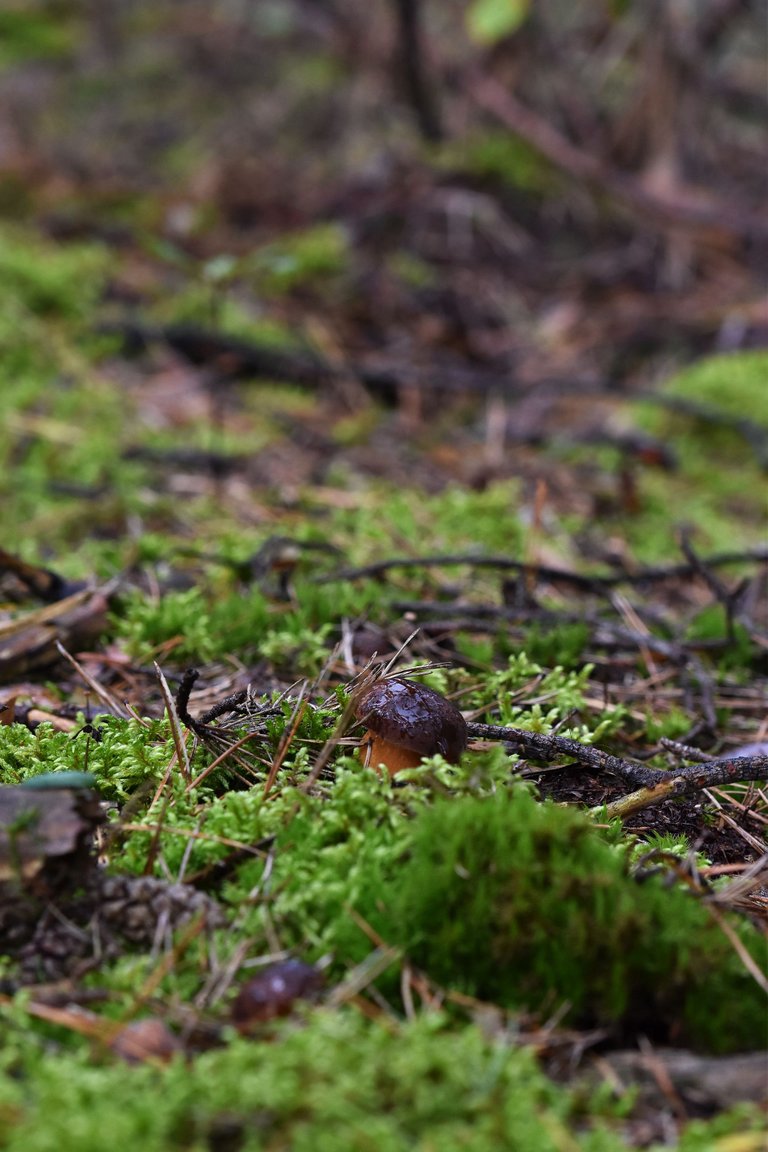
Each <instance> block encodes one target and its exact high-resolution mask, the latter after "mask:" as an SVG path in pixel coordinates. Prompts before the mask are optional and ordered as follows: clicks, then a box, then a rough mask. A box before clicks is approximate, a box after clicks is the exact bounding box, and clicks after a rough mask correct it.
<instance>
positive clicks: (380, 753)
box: [360, 728, 421, 777]
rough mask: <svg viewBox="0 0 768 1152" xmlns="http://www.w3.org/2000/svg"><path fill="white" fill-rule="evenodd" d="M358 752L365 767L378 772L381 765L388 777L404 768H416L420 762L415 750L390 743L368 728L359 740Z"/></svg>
mask: <svg viewBox="0 0 768 1152" xmlns="http://www.w3.org/2000/svg"><path fill="white" fill-rule="evenodd" d="M360 753H361V755H362V758H363V763H364V764H365V767H366V768H368V767H370V766H372V767H374V768H375V769H376V771H377V772H378V771H379V769H380V768H381V767H382V766H383V767H384V768H386V769H387V771H388V772H389V775H390V777H392V776H394V775H396V773H398V772H402V771H403V770H404V769H405V768H418V766H419V764H420V763H421V756H419V755H417V753H416V752H413V751H412V750H411V749H410V748H403V747H400V746H398V745H397V744H392V743H391V742H390V741H389V740H385V739H384V738H383V737H382V736H377V735H376V733H375V732H372V731H371V730H370V728H369V729H368V731H367V732H366V733H365V735H364V736H363V738H362V740H361V741H360Z"/></svg>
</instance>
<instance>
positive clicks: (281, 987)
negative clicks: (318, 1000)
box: [232, 960, 323, 1034]
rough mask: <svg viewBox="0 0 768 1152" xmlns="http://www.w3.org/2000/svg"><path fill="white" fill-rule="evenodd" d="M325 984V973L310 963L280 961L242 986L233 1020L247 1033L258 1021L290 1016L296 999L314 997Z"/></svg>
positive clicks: (233, 1006)
mask: <svg viewBox="0 0 768 1152" xmlns="http://www.w3.org/2000/svg"><path fill="white" fill-rule="evenodd" d="M322 985H323V976H322V973H321V972H320V971H319V970H318V969H317V968H314V967H313V966H312V965H311V964H304V963H302V961H301V960H280V961H278V962H277V963H275V964H270V965H269V966H268V967H267V968H264V969H263V971H261V972H259V974H258V975H257V976H254V977H252V978H251V979H250V980H249V981H248V982H247V983H246V984H244V985H243V986H242V988H241V989H240V991H239V992H238V994H237V998H236V999H235V1002H234V1004H233V1005H232V1021H233V1023H234V1025H235V1027H236V1028H237V1030H238V1032H241V1033H243V1034H246V1033H248V1032H250V1031H251V1029H253V1028H254V1026H255V1025H257V1024H263V1023H264V1022H265V1021H267V1020H274V1018H275V1017H276V1016H288V1015H289V1014H290V1012H291V1011H292V1009H293V1005H294V1002H295V1001H296V1000H312V999H313V998H315V997H316V996H317V994H318V992H319V991H320V989H321V988H322Z"/></svg>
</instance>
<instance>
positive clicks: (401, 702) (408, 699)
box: [355, 677, 467, 776]
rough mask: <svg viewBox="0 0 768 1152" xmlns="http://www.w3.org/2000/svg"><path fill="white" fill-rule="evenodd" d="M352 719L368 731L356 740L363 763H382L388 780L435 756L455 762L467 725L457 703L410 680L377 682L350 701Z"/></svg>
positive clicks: (459, 753)
mask: <svg viewBox="0 0 768 1152" xmlns="http://www.w3.org/2000/svg"><path fill="white" fill-rule="evenodd" d="M355 716H356V717H357V719H358V720H359V721H360V722H361V723H363V724H365V726H366V728H367V731H366V733H365V735H364V736H363V739H362V740H361V742H360V747H361V748H362V749H365V757H366V763H367V764H373V765H378V764H383V765H384V766H385V767H386V769H387V771H388V772H389V774H390V776H394V775H395V773H396V772H401V771H402V770H403V769H404V768H415V767H416V766H417V765H418V764H419V763H420V762H421V759H422V757H423V756H434V755H435V754H436V753H438V752H439V753H440V755H441V756H443V757H444V758H445V759H446V760H447V761H448V762H449V764H457V763H458V762H459V759H460V758H461V754H462V752H463V751H464V749H465V748H466V746H467V725H466V722H465V720H464V717H463V716H462V714H461V712H459V710H458V708H457V707H456V705H455V704H452V703H451V701H450V700H446V698H445V696H441V695H440V693H439V692H435V691H434V690H433V689H432V688H427V687H426V685H425V684H416V683H414V682H413V681H412V680H400V679H397V678H396V677H390V678H389V679H383V680H377V681H376V683H375V684H374V685H373V686H372V687H370V688H365V689H363V690H362V692H361V693H360V695H359V697H358V698H357V700H356V701H355Z"/></svg>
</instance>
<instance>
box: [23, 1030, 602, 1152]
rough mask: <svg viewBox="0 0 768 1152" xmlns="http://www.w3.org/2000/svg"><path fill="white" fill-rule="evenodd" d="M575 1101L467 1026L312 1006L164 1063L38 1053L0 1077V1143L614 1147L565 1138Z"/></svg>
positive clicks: (155, 1147)
mask: <svg viewBox="0 0 768 1152" xmlns="http://www.w3.org/2000/svg"><path fill="white" fill-rule="evenodd" d="M118 1101H119V1106H117V1104H116V1102H118ZM579 1110H580V1109H579V1105H578V1104H577V1103H576V1102H575V1098H574V1097H573V1096H572V1095H571V1094H570V1093H569V1092H567V1091H566V1090H564V1089H562V1088H558V1087H556V1086H555V1085H554V1084H552V1083H551V1082H550V1081H549V1080H547V1079H546V1077H545V1076H544V1075H543V1074H542V1072H540V1071H539V1069H538V1068H537V1066H536V1062H535V1059H534V1058H533V1056H532V1055H531V1053H530V1052H528V1051H523V1050H515V1049H513V1048H511V1047H509V1046H506V1045H505V1044H504V1043H503V1042H501V1041H497V1042H494V1041H491V1040H488V1039H486V1038H484V1037H483V1035H482V1034H481V1032H480V1031H479V1029H477V1028H474V1027H466V1028H463V1029H461V1030H456V1029H452V1028H450V1027H448V1026H447V1024H446V1021H445V1020H444V1019H443V1018H442V1017H440V1016H433V1017H427V1018H425V1019H422V1020H419V1021H417V1022H415V1023H413V1024H407V1025H402V1026H396V1025H393V1024H392V1023H391V1022H390V1023H387V1022H382V1023H379V1022H371V1021H366V1020H365V1019H364V1018H363V1017H361V1016H360V1015H359V1014H358V1013H357V1012H355V1011H354V1010H346V1011H345V1010H340V1011H339V1010H337V1011H326V1010H322V1009H321V1010H316V1011H315V1012H314V1013H312V1015H311V1016H310V1017H309V1018H308V1020H307V1022H306V1023H305V1024H303V1025H298V1026H297V1025H296V1024H289V1025H286V1026H284V1027H282V1028H280V1029H279V1030H278V1034H277V1037H276V1039H275V1040H274V1041H273V1042H271V1043H265V1042H264V1041H263V1040H259V1039H254V1040H252V1041H245V1040H238V1039H234V1040H232V1041H231V1043H229V1044H228V1045H227V1047H225V1048H223V1049H220V1050H217V1051H214V1052H209V1053H206V1054H203V1055H201V1056H199V1057H197V1058H196V1059H194V1060H192V1061H190V1062H188V1063H187V1062H183V1061H181V1060H178V1061H176V1062H175V1063H173V1064H172V1065H171V1066H170V1067H167V1068H157V1067H144V1068H126V1067H125V1066H123V1065H119V1066H114V1065H110V1064H106V1065H101V1066H99V1065H93V1064H90V1063H89V1061H88V1057H87V1054H86V1053H80V1054H78V1053H75V1052H67V1053H66V1057H65V1058H62V1054H55V1053H54V1054H44V1053H43V1052H42V1051H41V1052H40V1054H39V1057H38V1063H37V1066H36V1075H35V1077H34V1079H33V1080H28V1079H26V1078H25V1079H23V1080H21V1081H20V1082H19V1081H16V1082H14V1081H12V1080H6V1081H5V1082H4V1083H3V1084H2V1086H0V1142H2V1146H3V1147H4V1148H6V1149H8V1152H21V1150H22V1149H23V1150H24V1152H101V1150H102V1149H103V1148H104V1141H105V1138H107V1136H106V1134H108V1140H109V1143H110V1144H111V1145H114V1147H118V1148H141V1149H142V1150H143V1152H173V1150H174V1149H178V1150H179V1152H182V1150H183V1152H206V1150H208V1149H212V1148H219V1147H223V1146H224V1144H223V1141H224V1135H225V1133H226V1134H228V1135H229V1139H230V1141H232V1140H233V1139H234V1140H235V1144H234V1145H233V1144H232V1143H229V1144H227V1145H226V1146H227V1147H233V1146H234V1147H237V1148H240V1149H243V1150H244V1152H246V1150H250V1152H256V1150H257V1149H267V1148H269V1149H275V1150H278V1149H285V1150H287V1149H289V1148H290V1149H291V1150H292V1152H339V1150H341V1149H343V1150H344V1152H373V1150H374V1149H375V1150H376V1152H414V1150H416V1152H433V1150H434V1149H438V1148H439V1149H440V1152H460V1150H461V1152H466V1150H467V1149H470V1148H471V1149H472V1150H473V1152H492V1150H495V1149H498V1148H536V1149H537V1150H540V1152H562V1149H563V1148H564V1147H568V1148H573V1149H584V1150H585V1152H586V1150H589V1152H614V1150H615V1149H616V1147H617V1145H616V1137H615V1136H614V1135H613V1134H612V1133H611V1132H609V1131H608V1130H607V1128H605V1127H603V1126H597V1127H595V1128H594V1129H593V1130H591V1128H590V1126H589V1125H588V1124H586V1123H585V1124H584V1127H583V1130H582V1131H581V1133H580V1134H579V1135H578V1136H576V1135H572V1134H570V1131H569V1128H570V1124H571V1123H573V1122H574V1121H575V1120H576V1119H578V1118H579Z"/></svg>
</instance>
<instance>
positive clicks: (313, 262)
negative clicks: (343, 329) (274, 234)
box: [247, 224, 349, 294]
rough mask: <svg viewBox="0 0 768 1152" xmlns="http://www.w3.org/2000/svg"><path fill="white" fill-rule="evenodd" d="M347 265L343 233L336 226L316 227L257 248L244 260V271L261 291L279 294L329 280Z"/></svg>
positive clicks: (346, 244) (323, 225) (346, 246)
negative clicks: (245, 262)
mask: <svg viewBox="0 0 768 1152" xmlns="http://www.w3.org/2000/svg"><path fill="white" fill-rule="evenodd" d="M348 262H349V240H348V237H347V234H346V232H345V230H344V229H343V228H341V227H340V226H339V225H338V224H316V225H315V226H314V227H312V228H307V229H304V230H303V231H301V232H295V233H293V234H292V235H287V234H286V235H283V236H281V237H280V238H279V239H278V240H275V241H273V242H272V243H270V244H266V245H264V246H263V247H262V248H259V249H258V251H257V252H255V253H254V255H253V256H252V257H251V258H250V260H249V261H248V269H247V271H248V272H249V273H250V275H251V276H252V277H253V279H254V281H255V283H256V284H257V285H258V286H259V287H260V288H262V289H263V290H264V291H267V292H272V293H275V294H279V293H283V292H290V291H291V290H292V289H294V288H297V287H300V286H302V285H305V284H316V283H318V282H319V283H323V282H327V281H329V280H332V279H334V278H335V277H337V276H339V275H341V273H343V272H344V271H345V270H346V268H347V265H348Z"/></svg>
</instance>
